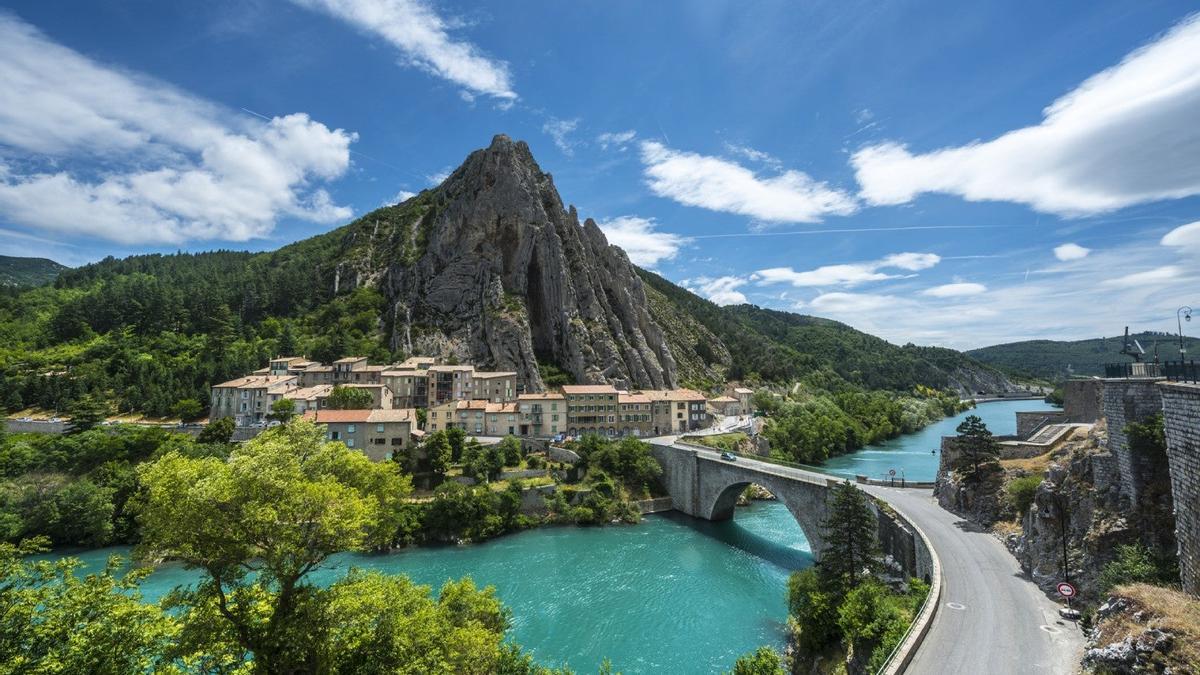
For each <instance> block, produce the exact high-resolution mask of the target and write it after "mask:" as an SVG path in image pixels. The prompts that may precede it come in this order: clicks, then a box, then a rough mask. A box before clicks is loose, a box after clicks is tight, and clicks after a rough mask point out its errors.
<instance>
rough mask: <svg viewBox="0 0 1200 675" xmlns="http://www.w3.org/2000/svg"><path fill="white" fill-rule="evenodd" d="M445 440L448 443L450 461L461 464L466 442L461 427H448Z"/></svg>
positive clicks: (465, 434)
mask: <svg viewBox="0 0 1200 675" xmlns="http://www.w3.org/2000/svg"><path fill="white" fill-rule="evenodd" d="M446 440H447V441H449V442H450V456H451V459H450V461H452V462H461V461H462V456H463V447H464V445H465V443H466V440H467V432H466V431H464V430H463V428H462V427H450V428H449V429H446Z"/></svg>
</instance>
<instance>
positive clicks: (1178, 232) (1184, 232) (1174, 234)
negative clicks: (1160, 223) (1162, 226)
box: [1162, 220, 1200, 252]
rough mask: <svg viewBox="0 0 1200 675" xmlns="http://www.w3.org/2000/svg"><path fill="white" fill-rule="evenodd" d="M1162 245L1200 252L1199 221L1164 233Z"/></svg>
mask: <svg viewBox="0 0 1200 675" xmlns="http://www.w3.org/2000/svg"><path fill="white" fill-rule="evenodd" d="M1162 245H1163V246H1174V247H1176V248H1181V249H1190V250H1192V251H1197V252H1200V220H1197V221H1196V222H1194V223H1188V224H1187V225H1180V226H1179V227H1177V228H1175V229H1173V230H1171V231H1170V232H1168V233H1166V234H1165V235H1163V238H1162Z"/></svg>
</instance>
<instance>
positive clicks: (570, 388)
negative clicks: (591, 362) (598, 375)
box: [562, 384, 617, 394]
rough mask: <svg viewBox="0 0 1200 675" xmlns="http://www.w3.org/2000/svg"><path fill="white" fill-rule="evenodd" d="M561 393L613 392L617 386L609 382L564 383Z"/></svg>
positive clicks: (615, 391)
mask: <svg viewBox="0 0 1200 675" xmlns="http://www.w3.org/2000/svg"><path fill="white" fill-rule="evenodd" d="M562 391H563V394H615V393H617V388H616V387H614V386H612V385H611V384H564V385H563V386H562Z"/></svg>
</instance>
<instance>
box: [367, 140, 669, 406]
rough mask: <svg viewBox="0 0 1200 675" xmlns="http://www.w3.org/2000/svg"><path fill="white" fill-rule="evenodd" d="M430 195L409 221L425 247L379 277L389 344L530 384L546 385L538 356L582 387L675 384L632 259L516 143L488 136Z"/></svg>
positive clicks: (660, 331) (660, 332) (398, 262)
mask: <svg viewBox="0 0 1200 675" xmlns="http://www.w3.org/2000/svg"><path fill="white" fill-rule="evenodd" d="M433 200H434V204H435V205H434V207H433V209H432V210H430V211H429V212H427V213H426V214H425V215H424V217H422V219H421V222H420V223H419V225H418V226H417V227H414V228H413V236H414V237H416V236H421V235H422V234H423V236H425V238H426V241H425V244H424V251H423V254H422V255H421V256H420V258H419V259H418V260H417V261H416V262H415V264H407V263H405V262H403V261H397V262H395V263H393V264H392V265H391V266H390V267H389V268H388V269H387V271H386V274H385V275H384V280H383V283H382V285H381V286H382V288H383V289H384V291H385V293H386V294H387V296H388V298H389V300H390V301H391V307H392V317H391V318H392V325H393V326H394V328H393V335H392V340H393V345H394V346H398V347H403V348H405V349H406V350H407V351H414V350H415V351H417V352H420V353H443V354H453V355H456V356H458V357H460V358H463V359H470V360H471V361H473V362H475V363H477V364H480V365H486V366H487V367H493V368H496V369H501V370H515V371H516V372H517V373H518V377H519V378H520V379H521V381H522V382H523V383H524V384H525V386H526V387H527V388H531V389H540V388H542V381H541V377H540V376H539V374H538V363H537V360H538V357H541V358H543V359H544V360H549V361H552V362H555V363H557V364H559V365H560V366H561V367H563V368H564V369H566V370H567V371H569V372H570V373H571V374H572V375H574V377H575V379H576V381H578V382H582V383H606V382H607V383H612V384H616V385H618V386H621V385H624V386H627V387H655V388H658V387H673V386H675V385H676V377H677V376H676V366H675V360H674V358H673V357H672V355H671V351H670V349H669V348H668V346H667V343H666V340H665V339H664V336H663V331H662V329H661V327H659V325H658V324H657V323H655V321H654V320H653V319H652V318H651V316H650V314H649V311H648V309H647V302H646V295H645V292H644V290H643V287H642V281H641V279H640V278H639V277H638V276H637V274H636V273H635V271H634V268H633V266H632V265H631V264H630V262H629V259H628V258H627V257H626V256H625V253H624V252H623V251H622V250H621V249H619V248H617V247H615V246H610V245H609V244H608V242H607V240H606V239H605V237H604V233H603V232H601V231H600V228H599V227H597V226H596V224H595V223H594V222H593V221H592V220H590V219H588V220H587V221H586V222H584V223H583V225H582V226H581V225H580V224H579V218H578V216H577V214H576V212H575V208H574V207H571V208H570V210H566V209H564V208H563V204H562V201H561V199H560V198H559V195H558V192H557V190H555V188H554V183H553V181H552V179H551V177H550V175H549V174H546V173H543V172H542V171H541V169H540V168H538V165H537V163H536V162H535V161H534V159H533V156H532V155H531V154H530V152H529V147H528V146H527V145H526V144H525V143H524V142H514V141H512V140H511V139H509V138H508V137H507V136H496V137H495V138H494V139H493V140H492V144H491V146H489V147H488V148H486V149H484V150H478V151H476V152H474V153H472V154H471V155H470V156H469V157H468V158H467V160H466V162H465V163H464V164H463V165H462V166H461V167H459V168H458V169H457V170H456V171H455V172H454V173H452V174H451V175H450V177H449V178H448V179H447V180H446V181H445V182H444V183H443V184H442V185H441V186H439V187H438V188H437V189H436V190H435V191H434V194H433ZM418 228H419V229H420V231H421V234H419V233H418ZM422 329H424V330H422ZM414 335H415V337H414Z"/></svg>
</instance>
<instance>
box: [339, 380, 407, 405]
mask: <svg viewBox="0 0 1200 675" xmlns="http://www.w3.org/2000/svg"><path fill="white" fill-rule="evenodd" d="M338 386H340V387H346V388H348V389H361V390H363V391H365V392H367V393H369V394H370V395H371V406H370V407H371V408H375V409H378V408H383V409H389V408H395V407H397V406H394V405H392V390H391V389H388V387H387V385H385V384H341V385H338Z"/></svg>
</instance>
